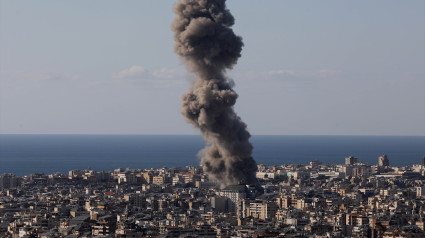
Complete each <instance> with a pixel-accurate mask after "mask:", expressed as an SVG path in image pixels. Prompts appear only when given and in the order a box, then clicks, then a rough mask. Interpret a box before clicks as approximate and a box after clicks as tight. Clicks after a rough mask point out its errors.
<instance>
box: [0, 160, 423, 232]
mask: <svg viewBox="0 0 425 238" xmlns="http://www.w3.org/2000/svg"><path fill="white" fill-rule="evenodd" d="M422 162H423V163H422V164H419V165H413V166H402V167H396V166H390V164H389V159H388V157H387V156H386V155H383V156H380V157H379V158H378V164H377V165H370V164H367V163H361V162H359V161H358V159H357V158H355V157H353V156H350V157H347V158H346V159H345V163H344V164H340V165H327V164H322V163H321V162H320V161H312V162H310V164H309V165H295V164H290V165H281V166H266V165H262V164H260V165H258V172H257V174H256V176H257V178H258V180H259V184H255V185H243V184H239V185H231V186H228V187H226V188H219V186H218V185H217V184H215V183H214V182H212V181H209V180H208V176H207V175H205V174H203V172H202V168H201V167H199V166H187V167H185V168H171V169H170V168H161V169H143V170H142V169H115V170H113V171H94V170H72V171H69V173H68V175H64V174H60V173H56V174H51V175H45V174H32V175H29V176H24V177H19V176H15V175H12V174H3V175H0V237H38V238H50V237H425V232H424V229H425V179H424V178H425V177H424V175H425V159H424V160H423V161H422Z"/></svg>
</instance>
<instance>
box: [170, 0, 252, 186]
mask: <svg viewBox="0 0 425 238" xmlns="http://www.w3.org/2000/svg"><path fill="white" fill-rule="evenodd" d="M174 12H175V13H176V15H177V16H176V18H175V20H174V22H173V24H172V29H173V31H174V38H175V41H176V45H175V48H174V51H175V52H176V53H177V54H178V55H180V56H181V58H182V59H183V60H184V61H185V63H186V64H187V69H188V70H189V71H191V72H194V73H196V75H197V77H198V78H197V81H196V82H195V83H194V84H193V85H192V87H191V89H190V90H189V92H187V93H186V94H185V95H183V102H182V111H181V113H182V114H183V115H184V117H185V118H186V120H187V121H188V122H190V123H191V124H192V125H193V126H195V127H197V128H199V129H200V130H201V133H202V135H203V136H204V138H205V140H206V141H207V144H208V145H207V147H206V148H205V149H203V150H202V151H201V152H200V154H201V157H202V162H201V164H202V165H203V168H204V171H205V172H206V173H207V174H208V175H209V177H210V178H212V179H214V180H216V181H218V182H219V183H220V184H221V186H222V187H224V186H227V185H231V184H237V183H245V184H255V183H257V180H256V178H255V172H256V170H257V164H256V162H255V161H254V159H253V158H252V157H251V153H252V145H251V143H250V142H249V137H250V134H249V133H248V131H247V130H246V124H245V123H243V122H242V121H241V119H240V118H239V117H238V116H237V115H236V113H235V112H234V110H233V105H234V104H235V102H236V98H237V97H238V95H237V94H236V93H235V92H234V91H233V89H232V84H233V83H232V81H231V80H230V79H229V78H227V77H226V75H225V71H226V69H231V68H232V67H233V65H235V64H236V62H237V60H238V58H239V57H240V56H241V50H242V46H243V43H242V39H241V37H239V36H236V35H235V34H234V32H233V30H232V29H231V28H230V27H231V26H232V25H233V24H234V18H233V16H232V15H231V14H230V12H229V10H227V9H226V4H225V0H180V1H179V2H178V3H177V4H176V5H175V7H174Z"/></svg>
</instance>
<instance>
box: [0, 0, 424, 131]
mask: <svg viewBox="0 0 425 238" xmlns="http://www.w3.org/2000/svg"><path fill="white" fill-rule="evenodd" d="M174 3H175V1H169V0H161V1H158V0H147V1H106V0H97V1H94V0H93V1H87V0H85V1H80V0H74V1H57V0H51V1H29V0H28V1H19V0H18V1H17V0H10V1H7V0H2V1H0V133H3V134H5V133H65V134H67V133H78V134H93V133H96V134H198V133H199V132H198V131H197V130H195V129H193V128H192V127H191V126H190V125H189V124H187V123H186V122H185V121H184V119H183V116H181V115H180V114H179V111H180V99H181V95H182V94H183V93H184V92H185V91H187V89H188V87H189V85H190V78H191V77H192V78H193V75H187V74H186V73H185V68H184V66H183V65H182V64H181V61H180V60H179V58H178V56H177V55H176V54H174V52H173V46H174V40H173V33H172V32H171V30H170V24H171V22H172V20H173V18H174V14H173V12H172V6H173V5H174ZM228 8H229V9H230V11H231V12H232V14H233V15H234V17H235V19H236V23H235V26H234V27H233V29H234V31H235V32H236V34H238V35H240V36H242V38H243V41H244V43H245V46H244V48H243V51H242V58H241V59H240V60H239V62H238V64H237V66H236V67H235V68H234V69H233V70H231V71H229V72H228V74H229V75H230V76H231V77H232V78H233V79H234V81H235V83H236V87H235V90H236V91H237V92H238V94H239V98H238V101H237V103H236V107H235V110H236V112H237V113H238V114H239V115H240V116H241V117H242V119H243V120H244V121H245V122H246V123H247V124H248V129H249V131H250V132H251V133H252V134H286V135H301V134H307V135H425V72H424V71H425V69H424V68H425V47H424V45H425V43H424V42H425V1H423V0H417V1H415V0H409V1H401V0H399V1H391V0H380V1H378V0H377V1H369V0H358V1H341V0H334V1H327V0H321V1H300V0H293V1H281V0H267V1H265V0H264V1H259V0H257V1H251V0H232V1H228Z"/></svg>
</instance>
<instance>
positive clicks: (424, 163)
mask: <svg viewBox="0 0 425 238" xmlns="http://www.w3.org/2000/svg"><path fill="white" fill-rule="evenodd" d="M422 166H425V157H423V158H422Z"/></svg>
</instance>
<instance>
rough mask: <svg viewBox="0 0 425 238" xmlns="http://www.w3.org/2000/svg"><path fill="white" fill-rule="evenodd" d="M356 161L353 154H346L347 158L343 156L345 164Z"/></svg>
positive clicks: (351, 163)
mask: <svg viewBox="0 0 425 238" xmlns="http://www.w3.org/2000/svg"><path fill="white" fill-rule="evenodd" d="M356 163H357V158H356V157H354V156H348V157H347V158H345V164H347V165H353V164H356Z"/></svg>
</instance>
